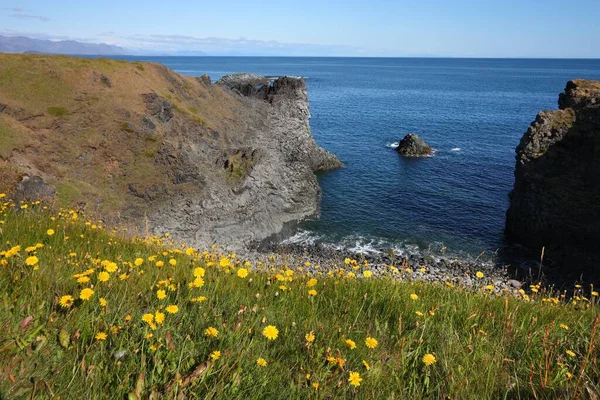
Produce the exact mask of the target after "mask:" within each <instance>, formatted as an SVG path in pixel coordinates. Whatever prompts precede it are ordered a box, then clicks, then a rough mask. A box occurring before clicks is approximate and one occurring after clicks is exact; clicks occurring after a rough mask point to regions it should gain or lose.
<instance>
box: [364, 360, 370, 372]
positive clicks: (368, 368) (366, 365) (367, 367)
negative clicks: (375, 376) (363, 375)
mask: <svg viewBox="0 0 600 400" xmlns="http://www.w3.org/2000/svg"><path fill="white" fill-rule="evenodd" d="M362 364H363V366H364V367H365V369H366V370H367V371H369V370H370V369H371V366H370V365H369V363H368V362H366V361H365V360H362Z"/></svg>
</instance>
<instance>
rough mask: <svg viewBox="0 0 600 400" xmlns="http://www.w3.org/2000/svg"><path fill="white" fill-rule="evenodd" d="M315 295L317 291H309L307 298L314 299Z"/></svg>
mask: <svg viewBox="0 0 600 400" xmlns="http://www.w3.org/2000/svg"><path fill="white" fill-rule="evenodd" d="M316 295H317V291H316V290H315V289H310V290H309V291H308V296H309V297H315V296H316Z"/></svg>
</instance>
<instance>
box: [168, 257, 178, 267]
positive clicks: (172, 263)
mask: <svg viewBox="0 0 600 400" xmlns="http://www.w3.org/2000/svg"><path fill="white" fill-rule="evenodd" d="M169 265H172V266H176V265H177V260H176V259H174V258H171V259H170V260H169Z"/></svg>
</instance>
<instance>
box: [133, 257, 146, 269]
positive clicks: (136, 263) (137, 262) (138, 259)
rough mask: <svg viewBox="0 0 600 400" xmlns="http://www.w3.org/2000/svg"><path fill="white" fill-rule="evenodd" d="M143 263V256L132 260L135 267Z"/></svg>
mask: <svg viewBox="0 0 600 400" xmlns="http://www.w3.org/2000/svg"><path fill="white" fill-rule="evenodd" d="M143 263H144V259H143V258H136V259H135V261H134V262H133V264H134V265H135V266H136V267H139V266H140V265H142V264H143Z"/></svg>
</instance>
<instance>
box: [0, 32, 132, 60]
mask: <svg viewBox="0 0 600 400" xmlns="http://www.w3.org/2000/svg"><path fill="white" fill-rule="evenodd" d="M0 53H44V54H72V55H103V56H116V55H125V54H130V53H131V52H130V51H127V50H126V49H124V48H123V47H119V46H112V45H109V44H104V43H82V42H77V41H75V40H63V41H59V42H55V41H52V40H40V39H31V38H28V37H24V36H14V37H8V36H0Z"/></svg>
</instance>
